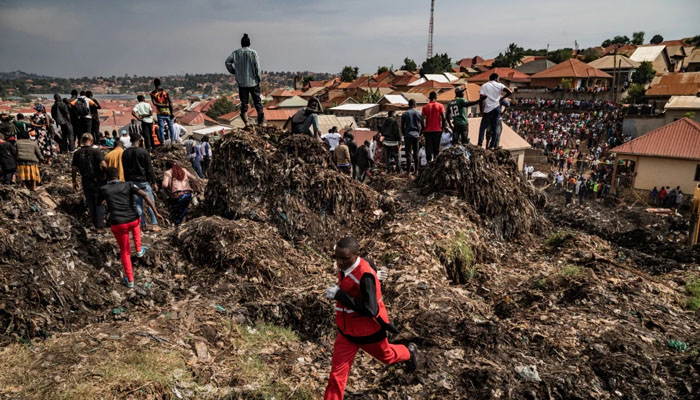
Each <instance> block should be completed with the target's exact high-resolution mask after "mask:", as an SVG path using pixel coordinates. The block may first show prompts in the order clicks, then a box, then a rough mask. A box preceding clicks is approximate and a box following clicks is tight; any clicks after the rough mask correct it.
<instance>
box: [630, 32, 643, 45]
mask: <svg viewBox="0 0 700 400" xmlns="http://www.w3.org/2000/svg"><path fill="white" fill-rule="evenodd" d="M632 44H636V45H637V46H639V45H642V44H644V32H642V31H640V32H634V33H632Z"/></svg>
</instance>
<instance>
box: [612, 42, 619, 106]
mask: <svg viewBox="0 0 700 400" xmlns="http://www.w3.org/2000/svg"><path fill="white" fill-rule="evenodd" d="M617 80H618V79H617V45H615V48H614V50H613V84H612V86H613V90H614V91H615V93H613V103H614V104H617Z"/></svg>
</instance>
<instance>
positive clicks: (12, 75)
mask: <svg viewBox="0 0 700 400" xmlns="http://www.w3.org/2000/svg"><path fill="white" fill-rule="evenodd" d="M39 78H48V77H47V76H44V75H39V74H31V73H29V72H24V71H19V70H18V71H12V72H0V80H3V81H11V80H14V79H39Z"/></svg>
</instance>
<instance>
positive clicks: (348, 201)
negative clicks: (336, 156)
mask: <svg viewBox="0 0 700 400" xmlns="http://www.w3.org/2000/svg"><path fill="white" fill-rule="evenodd" d="M214 152H215V154H216V157H214V160H213V162H212V166H211V170H210V171H211V178H210V179H209V183H208V185H207V189H206V194H205V203H204V208H205V209H206V210H207V211H208V212H210V213H212V214H215V215H221V216H224V217H227V218H236V219H238V218H247V219H251V220H254V221H258V222H267V223H272V224H273V225H274V226H276V227H277V229H278V230H279V232H280V234H281V235H282V237H284V238H286V239H288V240H291V241H293V242H303V241H305V240H307V239H308V240H311V241H312V242H314V243H315V244H318V245H320V246H322V247H324V248H328V247H330V246H331V245H332V244H333V242H334V241H335V240H336V238H337V237H338V236H339V235H341V234H346V235H347V234H350V233H355V234H361V233H362V232H365V231H367V230H368V229H369V228H371V227H372V226H373V225H374V224H375V223H376V222H377V221H378V220H379V219H380V218H381V217H382V216H383V215H384V213H385V211H386V210H390V209H391V204H390V202H386V201H385V200H386V199H383V198H382V196H381V195H379V194H378V193H377V192H376V191H374V190H373V189H371V188H369V187H368V186H365V185H363V184H361V183H359V182H358V181H356V180H353V179H351V178H350V177H349V176H347V175H343V174H341V173H340V172H339V171H337V170H336V169H335V168H334V167H332V166H331V164H330V160H329V153H328V152H327V151H326V150H325V149H324V148H323V146H322V145H321V143H320V142H318V141H316V140H314V139H312V138H310V137H308V136H305V135H294V136H289V137H286V138H283V139H281V141H279V143H278V144H277V145H274V144H271V143H270V142H267V141H265V140H263V139H262V138H260V137H259V136H257V135H254V134H250V133H246V132H233V133H231V134H229V135H226V136H225V137H224V138H223V139H222V140H220V141H219V142H218V143H217V144H216V145H215V147H214Z"/></svg>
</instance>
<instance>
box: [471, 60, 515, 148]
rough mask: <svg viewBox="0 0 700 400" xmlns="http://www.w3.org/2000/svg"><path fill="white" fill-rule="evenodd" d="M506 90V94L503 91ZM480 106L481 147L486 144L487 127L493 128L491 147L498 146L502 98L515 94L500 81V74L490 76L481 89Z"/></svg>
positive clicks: (479, 144)
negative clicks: (502, 94)
mask: <svg viewBox="0 0 700 400" xmlns="http://www.w3.org/2000/svg"><path fill="white" fill-rule="evenodd" d="M503 92H505V93H506V94H505V95H504V96H501V93H503ZM479 94H480V95H481V96H480V98H479V108H480V109H481V112H482V115H481V125H479V143H478V146H479V147H481V146H482V145H483V144H484V133H485V132H486V128H489V129H490V130H491V134H492V135H493V140H491V143H490V146H489V148H492V149H494V148H496V147H498V143H499V142H500V139H501V138H500V137H499V136H500V129H498V128H499V126H498V123H499V121H500V116H501V100H503V99H505V98H506V97H508V96H510V95H512V94H513V91H512V90H510V89H508V88H507V87H506V86H505V85H504V84H502V83H500V82H499V81H498V74H496V73H493V74H491V76H489V81H488V82H486V83H485V84H484V85H483V86H482V87H481V90H480V91H479Z"/></svg>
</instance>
